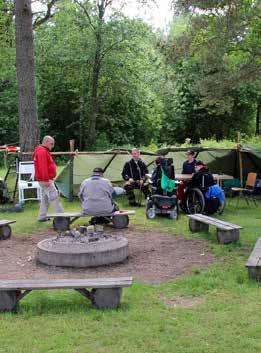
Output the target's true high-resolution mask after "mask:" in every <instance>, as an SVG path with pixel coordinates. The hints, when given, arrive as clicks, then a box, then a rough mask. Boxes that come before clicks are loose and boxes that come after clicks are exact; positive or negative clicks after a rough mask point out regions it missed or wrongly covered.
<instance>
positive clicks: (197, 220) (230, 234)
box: [188, 213, 243, 244]
mask: <svg viewBox="0 0 261 353" xmlns="http://www.w3.org/2000/svg"><path fill="white" fill-rule="evenodd" d="M188 217H189V229H190V230H191V231H192V232H200V231H208V229H209V226H210V225H212V226H214V227H216V229H217V240H218V242H219V243H220V244H228V243H236V242H237V241H238V240H239V232H240V229H242V228H243V227H241V226H239V225H237V224H233V223H229V222H224V221H220V220H219V219H216V218H212V217H209V216H205V215H203V214H199V213H196V214H193V215H188Z"/></svg>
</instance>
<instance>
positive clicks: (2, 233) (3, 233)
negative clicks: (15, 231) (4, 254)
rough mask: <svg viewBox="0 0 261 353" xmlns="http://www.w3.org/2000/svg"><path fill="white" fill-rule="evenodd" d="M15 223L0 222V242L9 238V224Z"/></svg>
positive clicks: (10, 231) (10, 230)
mask: <svg viewBox="0 0 261 353" xmlns="http://www.w3.org/2000/svg"><path fill="white" fill-rule="evenodd" d="M15 222H16V221H9V220H6V219H2V220H0V240H5V239H8V238H10V236H11V234H12V229H11V227H10V226H9V224H12V223H15Z"/></svg>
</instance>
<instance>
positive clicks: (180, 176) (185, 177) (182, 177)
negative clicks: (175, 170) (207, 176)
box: [175, 174, 234, 185]
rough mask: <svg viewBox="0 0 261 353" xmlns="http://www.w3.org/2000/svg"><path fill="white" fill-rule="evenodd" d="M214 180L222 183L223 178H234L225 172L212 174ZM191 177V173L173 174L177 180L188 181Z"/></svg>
mask: <svg viewBox="0 0 261 353" xmlns="http://www.w3.org/2000/svg"><path fill="white" fill-rule="evenodd" d="M212 175H213V178H214V180H216V181H217V183H218V184H219V185H221V184H222V181H224V180H231V179H234V177H233V176H231V175H227V174H212ZM191 178H192V174H175V179H176V180H179V181H189V180H191Z"/></svg>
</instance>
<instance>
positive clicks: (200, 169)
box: [187, 161, 215, 191]
mask: <svg viewBox="0 0 261 353" xmlns="http://www.w3.org/2000/svg"><path fill="white" fill-rule="evenodd" d="M195 170H196V173H195V174H193V176H192V179H191V180H190V181H189V182H188V184H187V187H189V188H199V189H200V190H202V191H207V189H208V188H209V187H210V186H212V185H214V184H215V181H214V178H213V175H212V173H211V172H210V171H209V169H208V168H207V166H206V165H205V163H204V162H202V161H196V163H195Z"/></svg>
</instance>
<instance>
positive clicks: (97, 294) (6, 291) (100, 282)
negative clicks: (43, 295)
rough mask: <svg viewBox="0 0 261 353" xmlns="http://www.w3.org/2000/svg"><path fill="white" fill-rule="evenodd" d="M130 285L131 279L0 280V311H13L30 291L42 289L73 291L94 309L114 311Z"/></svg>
mask: <svg viewBox="0 0 261 353" xmlns="http://www.w3.org/2000/svg"><path fill="white" fill-rule="evenodd" d="M131 285H132V277H119V278H93V279H31V280H29V279H23V280H0V311H12V310H14V309H15V307H16V305H17V304H18V303H19V301H20V300H21V299H22V298H23V297H25V296H26V295H27V294H28V293H30V292H31V291H32V290H43V289H48V290H49V289H74V290H76V291H77V292H79V293H80V294H82V295H83V296H84V297H86V298H88V299H90V300H91V302H92V304H93V305H94V306H95V307H96V308H98V309H108V308H110V309H114V308H117V307H118V306H119V304H120V298H121V292H122V288H123V287H129V286H131ZM86 288H92V290H91V291H88V290H87V289H86Z"/></svg>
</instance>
